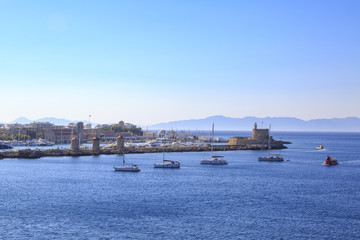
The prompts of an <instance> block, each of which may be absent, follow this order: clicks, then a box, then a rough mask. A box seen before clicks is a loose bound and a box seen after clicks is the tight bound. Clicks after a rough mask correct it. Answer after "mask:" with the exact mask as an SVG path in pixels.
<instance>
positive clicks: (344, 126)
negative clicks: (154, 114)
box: [149, 115, 360, 132]
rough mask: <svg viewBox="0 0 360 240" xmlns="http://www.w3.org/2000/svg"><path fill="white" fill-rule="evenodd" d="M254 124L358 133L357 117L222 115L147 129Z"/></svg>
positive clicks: (229, 127)
mask: <svg viewBox="0 0 360 240" xmlns="http://www.w3.org/2000/svg"><path fill="white" fill-rule="evenodd" d="M255 122H256V123H257V124H258V127H259V128H268V127H269V125H270V124H271V129H272V130H274V131H346V132H354V131H356V132H359V131H360V118H358V117H345V118H330V119H311V120H302V119H299V118H295V117H264V118H258V117H243V118H233V117H225V116H222V115H216V116H211V117H207V118H202V119H190V120H179V121H171V122H168V123H159V124H154V125H150V126H149V129H154V130H158V129H177V130H189V129H199V130H206V129H210V128H211V124H212V123H214V124H215V128H216V129H217V130H241V131H243V130H244V131H246V130H251V129H252V128H253V125H254V123H255Z"/></svg>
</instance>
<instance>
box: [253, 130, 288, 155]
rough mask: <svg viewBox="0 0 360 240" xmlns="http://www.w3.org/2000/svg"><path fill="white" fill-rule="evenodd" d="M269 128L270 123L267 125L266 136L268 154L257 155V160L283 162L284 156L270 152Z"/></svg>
mask: <svg viewBox="0 0 360 240" xmlns="http://www.w3.org/2000/svg"><path fill="white" fill-rule="evenodd" d="M270 130H271V125H270V126H269V137H268V144H267V145H268V155H267V156H265V157H258V160H259V161H263V162H283V161H284V157H283V156H281V155H280V154H271V153H270V148H271V146H270V138H271V137H270Z"/></svg>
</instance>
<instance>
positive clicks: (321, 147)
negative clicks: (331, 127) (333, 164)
mask: <svg viewBox="0 0 360 240" xmlns="http://www.w3.org/2000/svg"><path fill="white" fill-rule="evenodd" d="M316 149H324V146H323V145H319V146H317V147H316Z"/></svg>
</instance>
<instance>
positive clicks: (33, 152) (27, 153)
mask: <svg viewBox="0 0 360 240" xmlns="http://www.w3.org/2000/svg"><path fill="white" fill-rule="evenodd" d="M282 143H283V144H291V143H290V142H282ZM283 144H281V145H277V146H272V149H286V148H287V147H286V146H284V145H283ZM213 147H214V151H237V150H264V147H263V146H261V145H225V144H221V145H214V146H213ZM210 150H211V145H210V144H206V145H188V146H171V147H165V148H164V147H162V146H159V147H150V148H149V147H147V148H145V147H144V148H135V147H125V148H124V151H123V152H124V153H125V154H141V153H158V152H163V151H165V152H207V151H210ZM123 152H122V151H119V149H118V148H117V147H115V146H114V147H112V148H106V149H105V148H103V147H102V148H100V150H93V149H91V148H80V150H75V151H74V150H72V149H70V148H69V149H60V148H50V149H21V150H10V151H2V152H0V159H5V158H27V159H36V158H41V157H69V156H70V157H79V156H91V155H94V156H97V155H112V154H122V153H123Z"/></svg>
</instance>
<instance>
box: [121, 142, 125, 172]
mask: <svg viewBox="0 0 360 240" xmlns="http://www.w3.org/2000/svg"><path fill="white" fill-rule="evenodd" d="M121 145H122V147H121V151H122V155H123V167H125V151H124V150H125V146H124V145H123V144H121Z"/></svg>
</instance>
